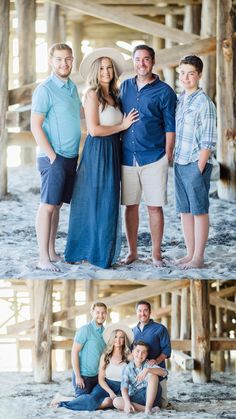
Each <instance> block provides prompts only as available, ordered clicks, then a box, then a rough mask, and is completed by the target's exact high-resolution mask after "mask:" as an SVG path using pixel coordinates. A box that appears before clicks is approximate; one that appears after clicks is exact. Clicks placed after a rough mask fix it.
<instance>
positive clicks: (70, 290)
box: [62, 279, 76, 370]
mask: <svg viewBox="0 0 236 419" xmlns="http://www.w3.org/2000/svg"><path fill="white" fill-rule="evenodd" d="M63 285H64V286H63V294H62V308H65V309H68V308H70V307H74V306H75V291H76V281H75V280H74V279H70V280H66V281H64V284H63ZM64 326H65V327H69V328H70V329H74V330H75V328H76V326H75V318H74V319H68V320H65V322H64ZM64 361H65V369H66V370H68V369H71V367H72V365H71V351H65V358H64Z"/></svg>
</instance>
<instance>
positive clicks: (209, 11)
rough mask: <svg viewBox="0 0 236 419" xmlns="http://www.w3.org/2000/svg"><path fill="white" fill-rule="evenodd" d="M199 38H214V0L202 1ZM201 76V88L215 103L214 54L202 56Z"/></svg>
mask: <svg viewBox="0 0 236 419" xmlns="http://www.w3.org/2000/svg"><path fill="white" fill-rule="evenodd" d="M200 34H201V37H202V38H211V37H212V36H216V2H215V0H202V14H201V32H200ZM202 61H203V75H202V79H201V86H202V88H203V90H204V91H205V92H206V93H207V94H208V95H209V96H210V98H211V99H212V100H214V101H215V98H216V54H212V55H203V56H202Z"/></svg>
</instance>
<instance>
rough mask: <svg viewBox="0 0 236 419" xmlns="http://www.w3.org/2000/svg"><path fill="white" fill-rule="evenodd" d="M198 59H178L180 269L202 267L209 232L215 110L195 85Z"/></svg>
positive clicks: (200, 65) (200, 66)
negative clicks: (182, 248) (182, 249)
mask: <svg viewBox="0 0 236 419" xmlns="http://www.w3.org/2000/svg"><path fill="white" fill-rule="evenodd" d="M202 69H203V63H202V60H201V59H200V58H199V57H197V56H195V55H190V56H187V57H184V58H183V59H181V61H180V66H179V72H180V76H179V79H180V83H181V84H182V85H183V87H184V91H183V92H182V93H181V95H180V96H179V99H178V103H177V110H176V146H175V156H174V162H175V164H174V172H175V199H176V210H177V212H179V213H181V221H182V228H183V234H184V240H185V244H186V249H187V254H186V256H185V257H183V258H181V259H178V260H176V261H175V262H176V263H177V264H178V265H180V267H181V268H183V269H189V268H202V267H203V266H204V251H205V247H206V242H207V239H208V234H209V216H208V209H209V189H210V176H211V171H212V160H211V155H212V152H213V150H214V149H215V145H216V109H215V105H214V103H213V102H212V100H211V99H210V98H209V97H208V96H207V95H206V93H204V92H203V90H202V89H201V88H199V80H200V79H201V76H202Z"/></svg>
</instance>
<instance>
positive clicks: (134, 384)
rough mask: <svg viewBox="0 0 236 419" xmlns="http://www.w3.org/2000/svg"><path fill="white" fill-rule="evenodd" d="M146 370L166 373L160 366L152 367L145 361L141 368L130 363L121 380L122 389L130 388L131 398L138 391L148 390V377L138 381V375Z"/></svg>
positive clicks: (132, 362)
mask: <svg viewBox="0 0 236 419" xmlns="http://www.w3.org/2000/svg"><path fill="white" fill-rule="evenodd" d="M144 368H160V369H161V370H163V371H165V372H166V375H167V370H166V369H165V368H161V367H159V365H153V366H152V367H150V366H149V365H148V361H147V360H146V361H144V362H143V363H142V365H141V367H140V368H137V367H136V366H135V363H134V361H131V362H129V364H128V365H126V366H125V368H124V369H123V371H122V380H121V388H124V387H125V388H128V394H129V396H133V395H134V394H135V393H136V392H137V391H138V390H141V389H142V388H146V387H147V385H148V376H146V377H145V379H144V380H142V381H137V379H136V378H137V375H138V374H139V373H140V372H141V371H143V370H144Z"/></svg>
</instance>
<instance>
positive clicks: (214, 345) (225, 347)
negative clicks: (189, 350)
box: [211, 338, 236, 351]
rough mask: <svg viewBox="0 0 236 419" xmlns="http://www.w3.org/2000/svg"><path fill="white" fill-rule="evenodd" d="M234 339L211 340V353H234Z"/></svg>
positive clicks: (235, 346) (235, 342)
mask: <svg viewBox="0 0 236 419" xmlns="http://www.w3.org/2000/svg"><path fill="white" fill-rule="evenodd" d="M235 350H236V339H230V338H212V339H211V351H235Z"/></svg>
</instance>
